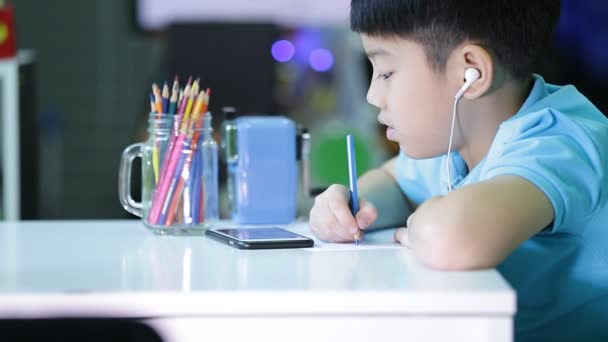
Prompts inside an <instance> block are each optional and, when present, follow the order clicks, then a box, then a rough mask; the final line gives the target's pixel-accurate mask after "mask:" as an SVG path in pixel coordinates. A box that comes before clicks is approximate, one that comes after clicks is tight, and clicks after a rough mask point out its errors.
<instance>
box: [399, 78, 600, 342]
mask: <svg viewBox="0 0 608 342" xmlns="http://www.w3.org/2000/svg"><path fill="white" fill-rule="evenodd" d="M451 156H452V178H453V180H452V183H453V184H452V186H453V188H457V187H462V186H465V185H467V184H471V183H476V182H480V181H484V180H488V179H491V178H493V177H496V176H500V175H517V176H520V177H523V178H525V179H527V180H529V181H530V182H532V183H534V184H535V185H536V186H537V187H538V188H540V189H541V190H542V191H543V192H544V193H545V195H546V196H547V197H548V198H549V200H550V201H551V204H552V205H553V209H554V213H555V219H554V221H553V223H552V224H551V225H550V226H549V227H547V228H546V229H544V230H543V231H541V232H540V233H538V234H536V235H534V236H533V237H532V238H530V239H529V240H527V241H526V242H524V243H523V244H522V245H521V246H519V247H518V248H517V249H516V250H515V251H514V252H513V253H512V254H511V255H510V256H509V257H508V258H507V259H506V260H505V261H504V262H502V263H501V264H500V265H499V266H498V271H499V272H500V273H501V274H502V275H503V276H504V278H505V279H506V280H507V281H508V282H509V283H510V284H511V286H513V288H514V289H515V290H516V292H517V304H518V305H517V314H516V317H515V336H516V339H517V341H572V340H579V341H608V204H607V203H608V199H607V198H608V119H606V117H604V115H602V113H600V112H599V110H598V109H597V108H596V107H595V106H593V104H591V102H589V100H587V99H586V98H585V97H584V96H583V95H582V94H581V93H579V92H578V91H577V90H576V88H574V87H573V86H564V87H559V86H555V85H551V84H546V83H545V81H544V80H543V79H542V78H541V77H540V76H537V75H535V76H534V85H533V88H532V91H531V92H530V95H529V96H528V98H527V100H526V101H525V102H524V104H523V105H522V107H521V109H520V110H519V112H518V113H517V114H516V115H514V116H513V117H511V118H510V119H508V120H506V121H505V122H503V123H502V124H501V125H500V127H499V129H498V132H497V134H496V137H495V138H494V141H493V143H492V146H491V147H490V150H489V151H488V154H487V155H486V156H485V158H484V159H483V160H482V161H481V162H480V163H479V164H478V165H476V166H475V167H474V168H473V169H472V170H470V171H469V170H468V169H467V167H466V165H465V163H464V161H463V159H462V158H461V157H460V155H459V154H458V153H457V152H454V153H452V154H451ZM445 158H446V156H445V155H444V156H441V157H437V158H432V159H419V160H415V159H410V158H408V157H407V156H405V155H404V154H403V153H400V156H399V158H398V159H397V163H396V169H395V174H396V176H397V180H398V182H399V186H400V187H401V189H402V191H403V192H404V193H405V194H406V195H407V196H408V198H409V199H410V200H411V201H412V202H414V203H415V204H420V203H422V202H423V201H425V200H427V199H428V198H430V197H433V196H437V195H445V194H447V184H448V183H447V182H448V181H447V172H446V170H445V167H446V162H445V161H446V160H445Z"/></svg>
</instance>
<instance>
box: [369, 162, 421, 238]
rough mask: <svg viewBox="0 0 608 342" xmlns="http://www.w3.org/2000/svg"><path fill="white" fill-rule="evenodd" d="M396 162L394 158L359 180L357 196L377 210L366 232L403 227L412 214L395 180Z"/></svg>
mask: <svg viewBox="0 0 608 342" xmlns="http://www.w3.org/2000/svg"><path fill="white" fill-rule="evenodd" d="M396 160H397V157H394V158H392V159H390V160H388V161H387V162H385V163H384V164H383V165H382V166H381V167H379V168H377V169H373V170H371V171H369V172H367V173H365V174H364V175H362V176H361V177H360V178H359V182H358V186H359V196H360V197H362V198H364V199H365V200H367V201H369V202H371V203H372V204H373V205H374V207H376V209H377V210H378V215H377V219H376V221H375V222H374V223H372V224H371V225H370V226H369V227H368V228H367V229H366V230H372V229H376V228H387V227H401V226H404V225H405V221H406V220H407V218H408V216H409V215H410V214H411V212H412V209H411V205H410V203H409V201H408V199H407V197H406V196H405V195H404V194H403V192H401V189H400V188H399V185H398V184H397V181H396V179H395V172H394V169H395V161H396Z"/></svg>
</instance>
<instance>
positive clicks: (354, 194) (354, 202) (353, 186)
mask: <svg viewBox="0 0 608 342" xmlns="http://www.w3.org/2000/svg"><path fill="white" fill-rule="evenodd" d="M346 155H347V157H348V183H349V185H350V201H349V206H350V211H351V213H352V214H353V216H355V215H356V214H357V212H359V192H358V191H357V160H356V158H355V138H353V136H352V135H350V134H348V135H347V136H346ZM359 236H360V234H359V232H357V233H355V243H356V244H357V245H358V244H359V242H360V239H359Z"/></svg>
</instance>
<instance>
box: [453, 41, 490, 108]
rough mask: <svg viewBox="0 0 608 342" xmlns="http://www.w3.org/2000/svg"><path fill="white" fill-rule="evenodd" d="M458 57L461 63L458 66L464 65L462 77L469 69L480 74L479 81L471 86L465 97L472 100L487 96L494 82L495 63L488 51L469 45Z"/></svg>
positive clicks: (463, 48) (465, 46)
mask: <svg viewBox="0 0 608 342" xmlns="http://www.w3.org/2000/svg"><path fill="white" fill-rule="evenodd" d="M457 57H458V59H459V62H460V63H457V64H461V65H462V75H464V72H465V70H466V69H467V68H475V69H477V70H478V71H479V73H480V77H479V79H478V80H477V81H475V82H474V83H473V84H471V86H470V87H469V89H468V90H467V91H466V92H465V93H464V95H463V97H465V98H467V99H469V100H471V99H476V98H479V97H481V96H483V95H484V94H486V93H487V92H488V91H489V90H490V88H492V84H493V82H494V62H493V59H492V56H491V55H490V53H489V52H488V50H486V49H485V48H483V47H482V46H479V45H475V44H467V45H464V46H463V47H462V48H461V49H460V51H459V53H458V55H457ZM463 79H464V76H463Z"/></svg>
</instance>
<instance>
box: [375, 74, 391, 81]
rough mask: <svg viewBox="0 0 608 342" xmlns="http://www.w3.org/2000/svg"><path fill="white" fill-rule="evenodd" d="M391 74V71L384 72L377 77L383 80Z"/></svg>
mask: <svg viewBox="0 0 608 342" xmlns="http://www.w3.org/2000/svg"><path fill="white" fill-rule="evenodd" d="M391 76H393V73H392V72H387V73H386V74H380V75H378V78H381V79H383V80H388V79H389V78H391Z"/></svg>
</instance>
